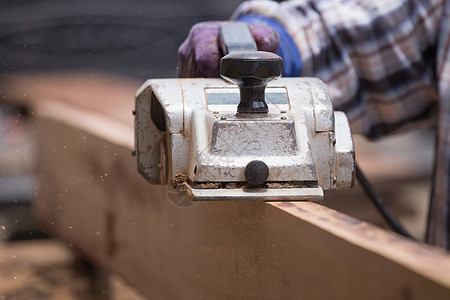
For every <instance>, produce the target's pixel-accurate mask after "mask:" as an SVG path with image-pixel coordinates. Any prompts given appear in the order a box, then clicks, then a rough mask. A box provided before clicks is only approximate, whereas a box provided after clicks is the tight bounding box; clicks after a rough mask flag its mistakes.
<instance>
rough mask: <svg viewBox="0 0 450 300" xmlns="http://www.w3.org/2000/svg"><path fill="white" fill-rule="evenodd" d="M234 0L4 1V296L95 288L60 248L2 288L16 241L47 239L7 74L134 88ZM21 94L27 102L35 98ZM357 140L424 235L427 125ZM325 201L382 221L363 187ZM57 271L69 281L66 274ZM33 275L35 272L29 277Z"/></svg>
mask: <svg viewBox="0 0 450 300" xmlns="http://www.w3.org/2000/svg"><path fill="white" fill-rule="evenodd" d="M240 2H241V1H237V0H227V1H217V0H213V1H201V0H191V1H179V0H164V1H163V0H161V1H157V0H149V1H143V0H127V1H112V0H97V1H84V0H80V1H67V0H58V1H56V0H47V1H36V0H15V1H1V2H0V272H1V273H2V274H0V299H49V298H52V297H53V298H54V299H56V298H58V299H62V298H64V297H62V296H61V295H62V294H57V293H56V291H57V290H58V289H59V290H61V286H64V285H65V284H69V283H70V285H71V289H69V292H67V291H66V294H64V296H65V297H66V298H67V299H79V298H83V299H86V298H85V297H87V296H86V295H87V294H86V295H85V294H84V293H91V292H92V281H89V280H85V279H83V278H85V277H83V276H84V275H79V274H89V272H91V271H92V270H91V271H89V268H86V267H85V266H81V267H80V266H79V263H77V265H78V267H77V268H76V270H83V271H82V272H81V273H77V272H78V271H77V272H75V271H73V270H74V269H73V268H72V267H71V266H72V260H71V258H70V259H69V256H67V255H66V256H65V254H61V253H60V252H57V253H60V255H59V256H58V255H56V254H55V255H54V256H53V257H54V258H55V259H56V261H55V259H53V260H51V259H50V260H45V259H43V260H41V264H40V266H41V267H42V266H44V271H42V270H41V271H42V272H43V273H45V270H47V271H48V272H49V273H45V274H47V275H48V274H51V273H50V271H51V270H53V271H54V270H55V267H54V265H55V264H57V263H59V264H60V266H63V267H61V268H60V269H59V271H60V272H61V273H60V275H61V276H59V280H55V279H54V278H53V277H51V276H50V275H49V276H50V277H48V276H47V277H48V278H53V279H52V280H53V281H51V280H50V279H48V278H47V279H48V280H47V279H45V278H44V277H45V276H44V277H39V278H40V279H36V278H35V277H33V276H31V275H30V276H28V279H26V280H24V281H23V282H22V283H16V282H15V283H14V284H15V286H13V287H11V286H10V285H9V286H7V284H5V282H8V283H9V284H11V282H13V281H12V279H11V278H10V277H8V276H10V274H11V272H12V271H11V270H12V269H14V268H16V267H17V261H14V260H11V259H7V258H11V257H12V256H14V255H15V254H14V253H16V252H20V251H25V252H26V251H28V250H26V249H25V250H24V249H23V248H19V244H18V243H20V242H19V241H23V240H29V239H37V240H40V239H43V238H48V237H47V236H46V235H45V234H44V233H43V232H41V230H40V229H39V225H38V224H36V222H34V219H33V216H32V214H31V213H30V205H31V204H32V201H33V197H34V196H35V194H36V191H35V177H34V173H33V170H34V156H33V153H34V151H35V150H34V145H33V140H34V136H33V130H32V128H31V125H30V118H32V115H30V113H29V111H28V109H27V106H26V105H17V102H16V101H14V100H15V99H14V97H16V96H17V91H18V90H19V91H20V90H21V89H20V87H19V88H17V86H15V87H14V93H13V92H11V87H10V85H9V83H10V82H11V80H13V79H14V78H18V77H19V78H23V77H26V78H28V80H29V81H30V82H33V83H34V84H37V85H39V78H41V77H42V76H45V77H46V78H48V76H49V74H50V76H52V75H51V74H56V75H55V76H60V74H74V75H73V76H75V77H77V76H78V77H80V76H81V77H83V76H89V75H90V76H95V77H96V78H97V79H99V80H101V79H102V78H109V77H110V76H112V77H114V78H123V80H124V81H127V82H133V83H135V88H136V89H137V88H138V87H139V85H140V84H141V83H142V82H143V81H144V80H146V79H148V78H161V77H163V78H165V77H175V76H176V66H177V49H178V46H179V45H180V44H181V42H182V41H183V40H184V39H185V38H186V36H187V34H188V32H189V29H190V28H191V26H192V25H194V24H195V23H198V22H201V21H206V20H225V19H227V18H228V17H229V16H230V15H231V13H232V12H233V10H234V9H235V8H236V7H237V6H238V4H239V3H240ZM46 84H47V85H46V86H45V88H44V87H43V88H42V89H41V90H40V92H41V96H42V95H46V93H47V89H48V87H49V85H48V81H46ZM55 84H57V81H55ZM50 86H51V84H50ZM79 89H80V86H79V85H74V86H73V89H69V90H67V91H66V92H67V94H73V93H77V92H78V91H79ZM23 91H24V94H25V93H28V89H27V87H26V86H24V87H23ZM49 93H50V92H49ZM132 93H133V91H131V92H130V97H132V95H133V94H132ZM50 94H51V93H50ZM20 96H27V97H28V98H29V99H32V98H33V95H20ZM124 114H129V112H128V111H127V112H124ZM355 142H356V151H357V152H356V155H357V161H358V162H359V164H360V165H361V168H362V169H363V170H364V171H365V172H366V173H367V175H368V177H369V178H370V179H371V180H372V182H373V183H374V184H375V187H376V189H377V190H378V192H379V193H380V194H381V196H382V197H384V199H385V200H386V202H387V203H388V206H389V208H391V209H392V211H393V213H394V215H396V216H397V217H399V218H400V220H401V221H402V222H403V223H404V224H405V226H406V227H407V228H408V229H409V230H410V231H411V232H412V233H413V234H414V235H415V236H417V237H419V238H423V235H424V228H425V227H424V226H425V219H426V213H427V208H428V207H427V206H428V198H429V194H430V176H431V173H432V162H433V146H434V132H433V130H432V129H431V128H422V129H419V130H415V131H413V132H409V133H407V134H400V135H395V136H392V137H389V138H385V139H383V140H381V141H378V142H377V143H371V142H368V141H367V140H365V139H364V138H363V137H356V138H355ZM323 204H324V205H327V206H329V207H332V208H335V209H337V210H339V211H342V212H344V213H347V214H349V215H352V216H355V217H357V218H360V219H363V220H366V221H368V222H371V223H374V224H377V225H379V226H382V227H385V225H384V222H383V220H382V219H381V217H380V216H379V215H378V213H377V212H376V210H375V209H374V207H373V206H372V204H371V203H370V202H369V200H368V199H367V197H366V196H365V195H364V193H363V192H362V191H361V189H360V188H359V186H357V187H356V188H355V189H354V190H352V191H350V192H348V191H344V192H329V193H327V194H326V199H325V201H324V202H323ZM6 228H8V230H6ZM6 245H7V246H6ZM28 245H34V247H37V248H30V250H29V251H31V252H33V251H34V252H35V251H38V250H36V249H41V251H49V250H48V249H47V248H45V247H44V248H42V247H41V248H39V245H37V244H36V243H34V244H28ZM42 249H44V250H42ZM45 249H47V250H45ZM2 251H3V252H2ZM50 253H51V251H50ZM2 258H3V259H2ZM58 259H60V260H58ZM69 261H70V262H69ZM34 263H35V262H32V261H31V260H30V261H29V262H28V263H26V264H25V265H26V266H25V269H26V268H33V267H34V266H33V264H34ZM50 265H52V266H53V267H49V266H50ZM45 268H47V269H45ZM86 270H88V271H86ZM32 273H33V274H37V273H39V272H32ZM30 274H31V273H30ZM77 274H78V275H77ZM63 275H64V276H68V277H70V278H71V279H70V280H64V279H63V278H64V276H63ZM36 276H37V275H36ZM2 278H3V279H4V280H2ZM7 278H8V280H9V281H8V280H6V279H7ZM30 278H34V279H33V280H34V281H33V280H31V279H30ZM43 278H44V279H43ZM2 282H3V283H2ZM36 282H39V284H41V285H42V284H43V285H48V286H49V290H48V291H47V293H48V294H45V293H44V294H42V292H41V293H40V294H39V293H34V294H33V293H31V292H28V293H27V292H26V291H27V288H26V287H27V286H28V287H29V288H31V286H33V285H35V284H36ZM112 282H113V283H112V286H113V288H112V289H114V290H115V292H116V294H115V296H114V298H116V299H139V298H140V296H139V295H138V294H137V293H134V292H133V291H131V290H132V289H130V288H129V287H127V286H126V284H123V283H121V282H120V280H119V279H114V280H113V281H112ZM52 288H53V290H52ZM30 293H31V294H30ZM55 293H56V294H55ZM55 295H59V296H55ZM60 296H61V297H62V298H59V297H60ZM97 296H98V295H97ZM55 297H56V298H55ZM109 297H113V296H111V295H109ZM96 298H97V297H96Z"/></svg>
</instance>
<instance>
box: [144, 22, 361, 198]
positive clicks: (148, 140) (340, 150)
mask: <svg viewBox="0 0 450 300" xmlns="http://www.w3.org/2000/svg"><path fill="white" fill-rule="evenodd" d="M220 32H221V33H220V35H221V41H222V48H223V51H224V52H225V53H228V54H227V55H225V56H224V57H223V58H222V59H221V61H220V75H221V76H222V79H219V78H195V79H194V78H192V79H178V78H176V79H151V80H148V81H146V82H145V83H144V84H143V85H142V86H141V87H140V88H139V89H138V91H137V92H136V106H135V141H136V142H135V143H136V145H135V147H136V148H135V149H136V156H137V168H138V171H139V172H140V174H142V176H144V178H145V179H146V180H147V181H148V182H149V183H151V184H160V185H167V186H168V187H169V189H170V190H171V191H172V192H174V193H176V194H179V195H182V196H184V197H185V198H187V199H189V200H192V201H228V200H242V201H247V200H261V201H303V200H312V201H314V200H321V199H322V198H323V190H329V189H348V188H350V187H352V186H353V183H354V173H355V172H354V171H355V159H354V146H353V140H352V136H351V132H350V127H349V124H348V120H347V117H346V115H345V114H344V113H343V112H337V111H334V110H333V105H332V103H331V99H330V95H329V93H328V90H327V87H326V85H325V84H324V83H323V82H322V81H321V80H320V79H317V78H305V77H298V78H282V77H281V75H282V67H283V60H282V58H281V57H280V56H278V55H277V54H274V53H270V52H264V51H257V47H256V44H255V42H254V40H253V38H252V36H251V32H250V30H249V28H248V25H246V24H244V23H224V24H223V25H221V28H220Z"/></svg>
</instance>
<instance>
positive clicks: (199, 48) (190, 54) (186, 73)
mask: <svg viewBox="0 0 450 300" xmlns="http://www.w3.org/2000/svg"><path fill="white" fill-rule="evenodd" d="M222 23H223V22H204V23H198V24H196V25H195V26H194V27H192V28H191V31H190V32H189V36H188V37H187V39H186V40H185V41H184V42H183V44H181V46H180V48H179V49H178V77H219V76H220V74H219V71H220V70H219V65H220V59H221V57H222V56H223V55H224V53H222V51H221V50H220V47H219V41H220V39H219V26H220V25H221V24H222ZM250 31H251V33H252V35H253V38H254V39H255V42H256V45H257V47H258V50H260V51H268V52H274V53H276V52H277V50H278V47H279V44H280V38H279V36H278V34H277V33H276V32H275V30H273V29H272V28H271V27H268V26H261V25H250Z"/></svg>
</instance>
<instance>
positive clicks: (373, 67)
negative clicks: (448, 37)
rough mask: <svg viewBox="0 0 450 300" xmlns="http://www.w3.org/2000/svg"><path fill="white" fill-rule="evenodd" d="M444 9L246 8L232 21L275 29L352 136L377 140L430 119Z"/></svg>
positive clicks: (392, 4)
mask: <svg viewBox="0 0 450 300" xmlns="http://www.w3.org/2000/svg"><path fill="white" fill-rule="evenodd" d="M443 6H444V1H443V0H436V1H434V0H432V1H417V0H376V1H373V0H372V1H371V0H359V1H354V0H347V1H337V0H336V1H330V0H305V1H287V2H283V3H277V2H273V1H249V2H244V3H243V4H242V5H241V6H239V8H238V9H237V10H236V12H235V13H234V15H233V16H232V18H233V19H235V20H244V21H246V22H248V23H255V24H264V23H266V22H267V21H266V20H270V21H269V22H268V24H269V25H270V24H271V22H276V23H278V24H280V25H281V26H282V27H283V28H284V30H285V31H286V32H288V33H289V35H290V37H291V38H292V41H293V42H294V43H295V45H296V46H297V49H298V50H299V54H300V55H301V61H302V70H301V75H302V76H315V77H320V78H321V79H322V80H324V81H325V83H326V84H327V85H328V88H329V90H330V93H331V95H332V98H333V102H334V105H335V107H337V109H339V110H344V111H346V113H347V115H348V117H349V119H350V121H351V124H352V129H353V132H354V133H358V132H359V133H364V134H365V135H367V136H369V137H378V136H381V135H383V134H386V133H389V132H392V131H395V130H398V129H401V128H403V127H404V126H405V125H406V124H411V123H414V121H422V120H427V119H429V117H431V116H433V115H434V109H435V106H436V103H437V99H438V94H437V88H436V80H435V66H436V41H437V35H438V30H439V27H440V22H441V18H442V13H443ZM281 45H282V46H283V41H282V43H281ZM291 58H292V57H289V59H291ZM286 64H287V65H290V64H292V62H291V60H289V61H287V62H286ZM294 75H295V74H294ZM297 75H300V74H297Z"/></svg>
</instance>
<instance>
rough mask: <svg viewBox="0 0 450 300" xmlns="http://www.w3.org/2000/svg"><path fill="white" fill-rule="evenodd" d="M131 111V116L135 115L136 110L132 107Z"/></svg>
mask: <svg viewBox="0 0 450 300" xmlns="http://www.w3.org/2000/svg"><path fill="white" fill-rule="evenodd" d="M131 113H132V114H133V116H135V115H136V110H135V109H134V108H133V110H132V111H131Z"/></svg>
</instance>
